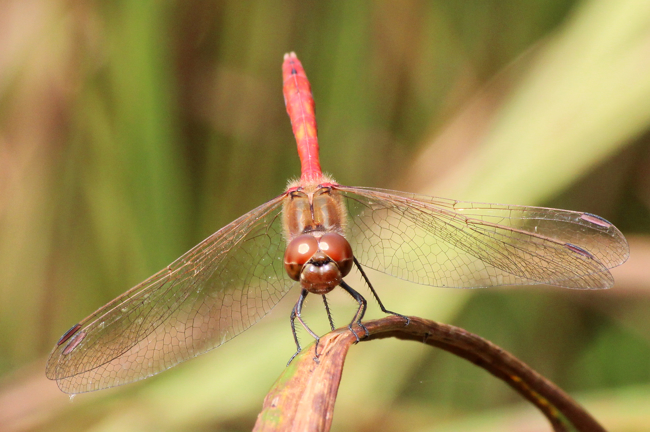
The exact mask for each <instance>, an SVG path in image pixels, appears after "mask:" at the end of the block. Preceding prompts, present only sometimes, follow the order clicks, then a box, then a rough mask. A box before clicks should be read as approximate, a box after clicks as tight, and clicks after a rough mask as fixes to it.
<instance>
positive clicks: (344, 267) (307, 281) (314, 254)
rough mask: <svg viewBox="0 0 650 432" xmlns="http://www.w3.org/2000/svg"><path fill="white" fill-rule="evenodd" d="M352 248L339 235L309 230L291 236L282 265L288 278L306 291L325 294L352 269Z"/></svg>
mask: <svg viewBox="0 0 650 432" xmlns="http://www.w3.org/2000/svg"><path fill="white" fill-rule="evenodd" d="M353 260H354V258H353V255H352V248H351V247H350V243H348V241H347V240H346V239H345V237H343V236H342V235H340V234H337V233H333V232H330V233H326V234H323V235H322V236H320V237H318V238H317V237H315V236H314V235H313V234H312V233H310V234H302V235H299V236H298V237H296V238H294V239H293V240H292V241H291V242H290V243H289V245H288V246H287V250H286V251H285V253H284V268H285V270H286V271H287V274H288V275H289V277H290V278H291V279H293V280H296V281H300V284H301V285H302V287H303V288H305V289H306V290H307V291H309V292H311V293H314V294H327V293H328V292H330V291H332V290H333V289H334V288H335V287H336V286H337V285H339V284H340V283H341V280H342V279H343V277H345V276H347V275H348V273H350V270H352V263H353Z"/></svg>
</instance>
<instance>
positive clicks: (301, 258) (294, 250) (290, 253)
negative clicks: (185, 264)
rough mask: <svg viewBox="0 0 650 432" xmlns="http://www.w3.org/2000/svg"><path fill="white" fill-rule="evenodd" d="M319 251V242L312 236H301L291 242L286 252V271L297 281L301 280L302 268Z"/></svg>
mask: <svg viewBox="0 0 650 432" xmlns="http://www.w3.org/2000/svg"><path fill="white" fill-rule="evenodd" d="M317 250H318V240H316V237H314V236H313V235H311V234H303V235H299V236H298V237H296V238H295V239H293V240H291V242H290V243H289V245H288V246H287V249H286V250H285V251H284V269H285V270H286V272H287V274H288V275H289V277H290V278H291V279H293V280H295V281H299V280H300V272H301V271H302V266H304V265H305V263H306V262H307V261H309V259H310V258H311V257H312V255H314V254H315V253H316V251H317Z"/></svg>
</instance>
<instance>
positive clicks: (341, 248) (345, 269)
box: [318, 233, 354, 276]
mask: <svg viewBox="0 0 650 432" xmlns="http://www.w3.org/2000/svg"><path fill="white" fill-rule="evenodd" d="M318 247H319V249H320V250H321V251H323V252H325V253H326V254H327V256H329V257H330V258H331V259H332V260H333V261H334V262H336V265H337V266H338V267H339V269H340V270H341V276H347V275H348V273H350V270H352V263H353V262H354V255H353V254H352V248H351V247H350V243H348V241H347V240H346V239H345V237H343V236H342V235H340V234H336V233H327V234H325V235H323V236H322V237H321V238H320V239H319V240H318Z"/></svg>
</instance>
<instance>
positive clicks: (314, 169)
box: [282, 53, 322, 182]
mask: <svg viewBox="0 0 650 432" xmlns="http://www.w3.org/2000/svg"><path fill="white" fill-rule="evenodd" d="M282 79H283V81H284V85H283V93H284V103H285V105H286V107H287V114H289V118H290V119H291V127H292V128H293V134H294V136H295V137H296V142H297V144H298V155H299V156H300V166H301V173H302V174H301V176H300V179H301V180H302V181H303V182H313V181H318V180H320V178H321V176H322V173H321V169H320V162H319V160H318V137H317V135H316V133H317V127H316V117H315V114H314V98H313V96H312V94H311V86H310V85H309V80H308V79H307V74H305V70H304V69H303V67H302V64H301V63H300V60H298V58H297V57H296V54H295V53H289V54H285V55H284V63H283V64H282Z"/></svg>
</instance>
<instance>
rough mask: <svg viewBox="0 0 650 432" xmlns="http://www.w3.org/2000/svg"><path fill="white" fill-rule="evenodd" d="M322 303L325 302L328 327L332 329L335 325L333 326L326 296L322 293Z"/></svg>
mask: <svg viewBox="0 0 650 432" xmlns="http://www.w3.org/2000/svg"><path fill="white" fill-rule="evenodd" d="M323 303H325V310H326V311H327V319H328V320H329V322H330V328H331V329H332V331H334V330H335V329H336V327H334V320H333V319H332V313H331V312H330V307H329V305H328V304H327V297H325V294H323Z"/></svg>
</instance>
